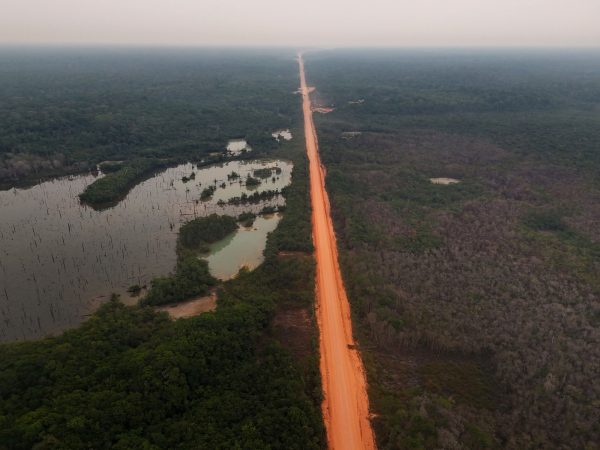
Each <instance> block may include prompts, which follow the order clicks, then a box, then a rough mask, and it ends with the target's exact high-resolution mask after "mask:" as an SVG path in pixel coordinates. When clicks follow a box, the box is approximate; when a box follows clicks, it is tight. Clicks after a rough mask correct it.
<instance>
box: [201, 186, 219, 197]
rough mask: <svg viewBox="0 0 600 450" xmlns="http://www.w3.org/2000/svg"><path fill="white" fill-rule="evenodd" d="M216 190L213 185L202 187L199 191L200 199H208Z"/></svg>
mask: <svg viewBox="0 0 600 450" xmlns="http://www.w3.org/2000/svg"><path fill="white" fill-rule="evenodd" d="M216 190H217V188H216V187H215V186H209V187H207V188H204V189H203V190H202V192H201V193H200V199H201V200H209V199H210V198H211V197H212V196H213V195H214V193H215V191H216Z"/></svg>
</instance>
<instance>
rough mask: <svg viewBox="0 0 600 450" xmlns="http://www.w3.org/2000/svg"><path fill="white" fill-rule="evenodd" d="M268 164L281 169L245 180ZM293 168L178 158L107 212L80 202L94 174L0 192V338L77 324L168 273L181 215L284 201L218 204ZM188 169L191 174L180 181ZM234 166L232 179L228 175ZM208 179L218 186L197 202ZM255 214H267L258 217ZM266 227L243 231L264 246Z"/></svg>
mask: <svg viewBox="0 0 600 450" xmlns="http://www.w3.org/2000/svg"><path fill="white" fill-rule="evenodd" d="M271 167H277V168H279V169H280V170H273V177H270V178H264V179H262V180H261V184H260V185H259V186H258V187H252V188H248V187H246V185H245V180H246V178H247V176H248V175H252V174H253V173H254V171H255V170H257V169H260V168H271ZM291 171H292V164H291V163H289V162H287V161H281V160H278V161H260V160H252V161H230V162H227V163H225V164H222V165H218V166H210V167H205V168H201V169H198V168H196V167H195V166H193V165H192V164H184V165H180V166H178V167H174V168H170V169H167V170H165V171H164V172H162V173H159V174H158V175H156V176H155V177H153V178H151V179H148V180H146V181H144V182H142V183H140V184H139V185H137V186H136V187H135V188H133V189H132V190H131V192H130V193H129V194H128V195H127V197H126V198H125V199H124V200H123V201H122V202H121V203H119V204H118V205H117V206H115V207H114V208H110V209H107V210H104V211H95V210H93V209H92V208H89V207H86V206H84V205H81V204H80V203H79V200H78V197H77V196H78V194H79V193H81V192H82V191H83V189H84V188H85V186H87V185H88V184H90V183H92V182H93V181H94V179H95V178H94V176H92V175H82V176H77V177H70V178H66V177H65V178H58V179H55V180H52V181H48V182H45V183H41V184H39V185H37V186H34V187H32V188H29V189H13V190H10V191H1V192H0V340H3V341H7V340H16V339H30V338H35V337H41V336H44V335H47V334H51V333H56V332H59V331H62V330H64V329H65V328H68V327H72V326H75V325H77V324H79V323H80V322H81V321H82V320H83V319H84V318H85V317H86V315H88V314H90V313H91V312H93V311H94V309H95V308H96V307H97V306H98V305H99V304H100V303H101V302H103V301H105V300H106V299H107V298H108V296H109V295H110V293H111V292H118V293H125V291H126V289H127V288H128V287H129V286H131V285H133V284H139V285H144V284H148V283H149V282H150V280H151V279H152V278H153V277H155V276H159V275H165V274H167V273H169V272H170V271H172V269H173V267H174V265H175V241H176V237H177V231H178V229H179V226H180V225H181V223H182V222H185V221H187V220H189V219H191V218H193V217H198V216H204V215H207V214H211V213H213V212H214V213H218V214H231V215H238V214H240V213H241V212H244V211H253V212H258V211H260V210H261V209H262V208H263V207H264V206H279V205H282V204H283V203H284V199H283V197H281V196H278V197H275V198H273V199H271V200H267V201H264V202H262V203H260V204H250V205H228V204H223V202H225V203H226V202H227V200H228V199H230V198H232V197H238V196H240V195H241V194H242V193H253V192H259V193H260V192H261V191H266V190H281V189H282V188H283V187H285V186H286V185H288V184H289V182H290V180H291ZM192 172H193V173H194V176H193V179H190V180H188V181H187V182H186V181H184V180H186V179H187V178H190V176H191V174H192ZM234 172H235V173H236V174H237V175H239V177H233V178H232V177H231V175H232V173H234ZM228 175H229V177H228ZM209 186H213V187H216V191H215V192H214V194H213V195H212V197H210V198H205V199H204V200H201V196H202V191H203V190H204V189H206V188H207V187H209ZM262 220H268V219H258V221H257V223H261V222H260V221H262ZM264 229H265V228H263V227H258V226H257V232H256V234H255V237H252V238H249V239H250V240H252V239H256V241H257V242H258V243H259V244H260V245H259V247H260V248H261V249H262V246H264V236H266V233H263V232H262V231H261V230H264ZM236 236H237V235H236ZM234 239H235V237H234ZM238 239H239V238H238ZM244 242H245V241H244ZM246 247H247V244H244V245H241V246H240V248H246ZM228 252H229V253H228V256H227V258H229V259H230V260H231V265H232V267H233V266H236V267H239V266H240V265H242V264H243V263H244V262H245V260H246V259H248V255H247V254H246V253H244V252H241V253H240V256H239V259H237V260H236V259H235V258H236V252H235V251H233V248H231V249H230V250H228ZM209 262H210V260H209ZM213 264H215V263H213ZM213 264H211V266H212V265H213ZM215 267H216V266H215Z"/></svg>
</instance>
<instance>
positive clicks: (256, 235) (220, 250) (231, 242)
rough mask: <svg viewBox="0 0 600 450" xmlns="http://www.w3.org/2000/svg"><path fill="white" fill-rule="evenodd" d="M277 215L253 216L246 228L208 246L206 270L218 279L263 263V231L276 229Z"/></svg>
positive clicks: (264, 236)
mask: <svg viewBox="0 0 600 450" xmlns="http://www.w3.org/2000/svg"><path fill="white" fill-rule="evenodd" d="M280 219H281V215H280V214H271V215H268V216H261V217H257V218H256V220H255V221H254V224H253V225H252V226H251V227H249V228H244V227H242V228H240V229H238V230H237V231H236V232H235V233H234V234H232V235H231V236H229V237H228V238H227V239H224V240H223V241H220V242H216V243H215V244H213V245H212V246H211V248H210V254H209V255H208V256H207V257H206V258H205V259H206V260H207V261H208V267H209V269H210V272H211V273H212V274H213V275H214V276H215V277H217V278H219V279H221V280H228V279H229V278H233V277H234V276H235V275H237V273H238V272H239V270H240V269H241V268H242V267H246V268H248V269H250V270H252V269H254V268H255V267H256V266H258V265H259V264H260V263H261V262H263V259H264V258H263V250H264V247H265V242H266V240H267V234H269V233H270V232H271V231H274V230H275V228H277V224H278V223H279V220H280Z"/></svg>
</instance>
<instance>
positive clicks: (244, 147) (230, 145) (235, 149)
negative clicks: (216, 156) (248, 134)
mask: <svg viewBox="0 0 600 450" xmlns="http://www.w3.org/2000/svg"><path fill="white" fill-rule="evenodd" d="M226 150H227V153H228V154H229V155H230V156H238V155H241V154H242V153H246V152H251V151H252V147H250V145H248V142H246V140H245V139H231V140H230V141H229V142H227V149H226Z"/></svg>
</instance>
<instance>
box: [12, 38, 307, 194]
mask: <svg viewBox="0 0 600 450" xmlns="http://www.w3.org/2000/svg"><path fill="white" fill-rule="evenodd" d="M88 50H89V49H85V50H78V49H47V48H46V49H35V48H30V49H23V48H19V49H10V48H3V49H0V67H2V72H1V73H0V186H3V185H10V184H11V183H16V182H18V181H31V182H35V181H36V180H37V179H39V178H41V177H43V176H47V175H57V174H64V173H75V172H81V171H84V170H88V169H91V168H93V167H94V166H95V165H96V164H97V163H99V162H101V161H105V160H115V161H121V160H129V159H134V158H140V157H141V158H157V159H171V158H178V159H181V158H184V159H186V160H198V161H199V160H201V159H202V158H203V157H205V156H206V155H208V154H209V153H210V152H219V151H224V150H225V146H226V144H227V140H228V139H231V138H235V137H243V138H245V139H246V140H247V141H248V142H249V143H250V145H251V146H252V148H253V149H254V151H255V152H257V151H263V150H265V149H267V150H268V149H273V148H275V147H276V145H277V142H276V140H275V139H274V138H273V137H272V136H271V133H272V132H273V131H274V130H275V129H278V128H287V127H289V126H290V124H291V123H292V121H293V120H295V119H296V118H297V117H298V115H299V111H298V108H297V98H296V97H295V96H294V95H292V92H293V91H294V90H295V89H296V88H297V79H296V76H297V74H296V73H295V67H294V64H293V61H292V63H290V58H289V53H288V52H285V51H249V52H247V53H245V54H243V53H239V52H235V51H227V50H223V51H220V52H219V53H218V54H216V53H214V52H212V51H210V50H194V51H189V52H177V51H176V52H172V51H168V52H167V51H162V50H154V51H143V50H135V49H128V50H123V51H122V52H112V51H110V50H96V51H92V52H90V51H88ZM273 74H277V76H273Z"/></svg>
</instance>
